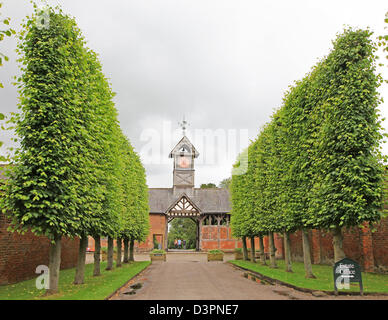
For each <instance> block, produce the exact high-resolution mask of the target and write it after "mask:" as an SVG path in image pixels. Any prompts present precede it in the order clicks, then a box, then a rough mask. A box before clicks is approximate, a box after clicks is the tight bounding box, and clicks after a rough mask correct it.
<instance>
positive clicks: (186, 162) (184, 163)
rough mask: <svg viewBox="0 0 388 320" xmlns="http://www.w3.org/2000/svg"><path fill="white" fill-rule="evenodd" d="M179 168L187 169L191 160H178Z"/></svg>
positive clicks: (182, 158) (186, 158) (185, 158)
mask: <svg viewBox="0 0 388 320" xmlns="http://www.w3.org/2000/svg"><path fill="white" fill-rule="evenodd" d="M178 167H179V168H183V169H187V168H189V167H190V158H188V157H179V158H178Z"/></svg>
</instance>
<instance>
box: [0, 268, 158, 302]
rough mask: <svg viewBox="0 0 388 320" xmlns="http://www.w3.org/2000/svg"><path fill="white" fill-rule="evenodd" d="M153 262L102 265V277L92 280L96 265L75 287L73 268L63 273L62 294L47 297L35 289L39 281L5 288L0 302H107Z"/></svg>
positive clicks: (24, 282) (61, 276) (60, 288)
mask: <svg viewBox="0 0 388 320" xmlns="http://www.w3.org/2000/svg"><path fill="white" fill-rule="evenodd" d="M150 263H151V261H139V262H132V263H124V264H123V265H122V267H121V268H115V269H113V270H109V271H108V270H105V267H106V262H101V275H100V276H99V277H95V276H93V263H91V264H87V265H86V266H85V283H84V284H83V285H77V286H75V285H74V284H73V283H74V270H75V269H74V268H72V269H66V270H61V271H60V281H59V290H60V293H59V294H55V295H50V296H47V295H45V291H44V290H38V289H37V288H36V279H35V278H34V279H31V280H27V281H22V282H19V283H16V284H10V285H7V286H2V287H1V290H0V300H104V299H105V298H106V297H108V296H109V295H110V294H112V293H113V292H114V291H115V290H117V289H119V288H120V287H121V286H122V285H123V284H125V283H126V282H127V281H128V280H130V279H131V278H133V277H135V276H136V275H137V274H138V273H139V272H141V271H143V270H144V269H145V268H147V267H148V266H149V265H150Z"/></svg>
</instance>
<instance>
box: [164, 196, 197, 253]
mask: <svg viewBox="0 0 388 320" xmlns="http://www.w3.org/2000/svg"><path fill="white" fill-rule="evenodd" d="M166 216H167V224H166V233H165V239H166V240H165V241H166V243H165V248H166V250H168V247H169V245H168V225H169V223H170V222H172V221H173V220H174V219H176V218H178V219H182V218H186V219H190V220H191V221H193V222H194V223H195V229H196V240H195V250H196V251H199V250H200V236H201V232H200V225H201V222H202V217H201V211H200V209H199V208H198V207H197V206H196V205H195V204H194V203H193V202H192V201H191V200H190V198H189V197H188V196H187V195H186V194H185V193H183V194H182V196H181V197H180V198H179V199H178V200H177V201H176V202H175V203H173V204H172V205H171V206H170V207H169V208H168V209H167V211H166ZM181 240H184V239H181Z"/></svg>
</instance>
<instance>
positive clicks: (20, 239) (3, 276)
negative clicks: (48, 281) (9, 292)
mask: <svg viewBox="0 0 388 320" xmlns="http://www.w3.org/2000/svg"><path fill="white" fill-rule="evenodd" d="M8 226H9V224H8V222H7V220H6V218H5V217H4V215H3V214H0V285H5V284H10V283H16V282H19V281H22V280H27V279H31V278H34V277H37V276H38V274H36V273H35V270H36V267H37V266H38V265H46V266H48V263H49V243H50V242H49V240H48V238H46V237H37V236H35V235H34V234H33V233H32V232H26V233H25V234H24V235H21V234H19V233H17V232H13V233H11V232H8V231H7V228H8ZM78 246H79V239H75V240H70V239H68V238H63V239H62V255H61V269H67V268H72V267H74V266H75V265H76V262H77V258H78Z"/></svg>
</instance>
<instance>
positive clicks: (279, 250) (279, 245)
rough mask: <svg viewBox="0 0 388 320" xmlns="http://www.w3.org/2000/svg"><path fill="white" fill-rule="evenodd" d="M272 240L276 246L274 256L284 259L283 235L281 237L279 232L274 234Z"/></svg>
mask: <svg viewBox="0 0 388 320" xmlns="http://www.w3.org/2000/svg"><path fill="white" fill-rule="evenodd" d="M274 242H275V247H276V252H275V256H276V257H277V258H279V259H284V241H283V237H281V236H280V235H279V234H277V233H275V234H274Z"/></svg>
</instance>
